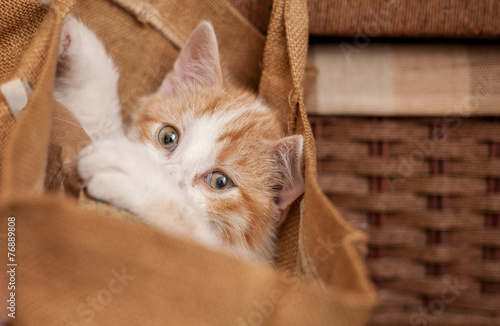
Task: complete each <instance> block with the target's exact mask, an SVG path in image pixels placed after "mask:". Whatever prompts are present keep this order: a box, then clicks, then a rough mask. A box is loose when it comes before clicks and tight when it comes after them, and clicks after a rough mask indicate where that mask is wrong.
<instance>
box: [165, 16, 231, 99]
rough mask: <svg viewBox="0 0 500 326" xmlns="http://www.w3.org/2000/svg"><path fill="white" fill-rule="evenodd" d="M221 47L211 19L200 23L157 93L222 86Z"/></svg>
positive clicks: (173, 92)
mask: <svg viewBox="0 0 500 326" xmlns="http://www.w3.org/2000/svg"><path fill="white" fill-rule="evenodd" d="M223 83H224V77H223V75H222V69H221V65H220V57H219V48H218V45H217V38H216V37H215V31H214V28H213V26H212V24H210V23H209V22H208V21H203V22H201V23H200V24H199V25H198V27H196V29H195V30H194V31H193V32H192V33H191V35H190V36H189V38H188V40H187V41H186V44H184V46H183V47H182V49H181V52H180V54H179V57H178V58H177V60H176V61H175V64H174V69H173V70H172V71H171V72H169V73H168V74H167V76H166V77H165V79H164V80H163V83H162V84H161V86H160V88H159V89H158V92H159V93H161V94H163V95H165V96H173V95H176V94H178V93H179V92H180V91H182V90H192V89H195V88H196V87H211V86H216V85H223Z"/></svg>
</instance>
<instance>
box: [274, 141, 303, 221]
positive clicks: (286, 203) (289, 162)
mask: <svg viewBox="0 0 500 326" xmlns="http://www.w3.org/2000/svg"><path fill="white" fill-rule="evenodd" d="M303 148H304V138H303V137H302V136H300V135H295V136H289V137H285V138H282V139H280V140H279V141H278V142H277V143H276V144H275V145H274V146H273V147H272V148H271V158H272V159H273V161H274V162H275V164H276V166H277V168H278V171H279V173H280V174H281V184H280V185H279V186H280V187H279V190H278V193H277V198H276V204H277V205H278V209H279V216H277V218H276V220H275V221H274V224H275V225H276V226H279V225H281V224H282V223H283V221H284V220H285V218H286V215H287V214H288V211H289V209H290V205H291V204H292V203H293V202H294V201H295V200H296V199H297V198H299V197H300V196H301V195H302V194H303V193H304V178H303V176H302V160H303Z"/></svg>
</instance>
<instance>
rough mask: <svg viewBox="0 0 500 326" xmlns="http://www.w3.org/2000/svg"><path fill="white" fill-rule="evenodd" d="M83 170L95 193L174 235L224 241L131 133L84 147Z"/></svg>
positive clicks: (200, 240)
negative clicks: (130, 135) (133, 138)
mask: <svg viewBox="0 0 500 326" xmlns="http://www.w3.org/2000/svg"><path fill="white" fill-rule="evenodd" d="M78 173H79V175H80V177H81V178H82V180H83V182H84V185H85V187H86V190H87V192H88V194H89V195H90V196H92V197H94V198H96V199H99V200H102V201H105V202H108V203H110V204H112V205H115V206H118V207H122V208H125V209H128V210H129V211H131V212H132V213H134V214H136V215H137V216H138V217H139V218H140V219H142V220H143V221H144V222H145V223H146V224H149V225H151V226H154V227H157V228H159V229H161V230H163V231H165V232H167V233H169V234H172V235H177V236H183V237H187V238H191V239H192V240H193V241H195V242H198V243H202V244H204V245H208V246H210V247H213V248H215V247H218V246H219V244H220V239H219V238H218V237H217V236H216V233H215V232H214V231H213V230H212V229H211V227H210V225H209V223H208V221H207V220H206V219H205V218H203V216H201V215H200V214H199V213H198V212H197V210H196V209H195V208H194V207H193V205H192V203H191V201H190V199H189V198H188V197H187V195H186V194H185V193H184V191H183V190H182V189H181V188H180V186H179V185H178V184H177V183H176V182H175V181H174V180H173V179H172V178H171V177H170V176H169V175H168V174H167V173H166V172H165V171H164V169H162V167H161V166H160V165H159V163H158V162H157V161H156V160H155V159H154V157H152V156H151V154H150V153H149V152H148V150H147V148H146V147H145V146H144V145H143V144H139V143H135V142H132V141H130V140H128V139H127V138H113V139H107V140H103V141H99V142H97V143H95V144H93V145H91V146H90V147H88V148H86V149H84V150H83V151H82V152H81V154H80V160H79V163H78Z"/></svg>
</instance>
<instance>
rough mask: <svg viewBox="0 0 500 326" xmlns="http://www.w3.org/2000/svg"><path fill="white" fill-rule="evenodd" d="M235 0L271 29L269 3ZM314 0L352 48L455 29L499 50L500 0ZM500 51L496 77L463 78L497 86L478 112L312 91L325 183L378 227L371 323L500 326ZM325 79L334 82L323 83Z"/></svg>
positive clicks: (316, 15) (353, 212) (321, 25)
mask: <svg viewBox="0 0 500 326" xmlns="http://www.w3.org/2000/svg"><path fill="white" fill-rule="evenodd" d="M232 2H233V3H234V4H235V5H236V6H237V7H238V8H239V9H240V10H241V11H242V12H244V13H246V15H247V16H248V17H249V18H250V19H251V20H252V19H253V21H254V24H255V25H256V26H259V27H261V28H265V26H266V24H265V23H263V20H265V19H266V15H267V14H266V13H267V11H268V10H269V8H268V6H267V5H265V4H264V5H262V3H260V5H257V4H255V3H253V1H236V0H233V1H232ZM309 10H310V11H309V17H310V32H311V34H314V35H320V36H341V37H348V38H350V39H341V40H340V42H343V41H344V42H347V43H349V42H350V44H351V45H352V46H351V48H348V49H354V50H356V49H360V48H362V47H363V46H366V45H367V44H368V43H370V42H372V41H376V38H375V37H379V36H382V37H411V38H415V37H422V38H438V39H439V38H442V37H446V38H454V39H455V40H454V41H451V44H450V47H449V50H448V51H450V52H452V51H454V49H455V48H458V47H460V46H461V45H457V44H453V43H457V40H458V39H462V38H467V39H469V40H467V41H466V42H469V45H467V46H470V43H471V42H472V43H487V47H488V50H485V51H490V52H488V53H489V54H488V55H490V54H491V55H493V56H495V58H497V59H498V55H499V53H500V44H498V42H497V41H496V40H498V39H499V38H500V15H498V13H499V12H500V3H498V2H494V1H483V2H481V3H479V2H477V3H470V2H459V1H444V0H443V1H433V2H432V3H428V4H427V3H423V2H421V1H409V2H406V3H405V4H399V3H397V2H395V1H375V2H370V3H368V2H363V1H340V2H335V3H332V2H327V1H321V0H315V1H309ZM258 13H260V14H258ZM353 38H354V39H353ZM485 38H486V39H488V40H484V39H485ZM471 39H477V40H471ZM480 39H481V40H480ZM324 40H325V39H324V38H321V41H322V42H323V41H324ZM328 40H329V41H328V42H331V41H339V40H333V39H332V40H330V39H328ZM353 41H354V42H353ZM427 41H429V40H428V39H427ZM448 41H450V40H448ZM367 42H368V43H367ZM389 42H390V40H389ZM406 42H416V43H418V42H420V40H416V39H410V40H408V39H407V40H406ZM433 42H434V41H433ZM458 42H460V41H458ZM330 44H331V43H330ZM315 46H316V44H314V43H313V44H312V46H311V48H312V49H313V50H314V47H315ZM321 46H325V44H324V43H323V44H322V45H321ZM445 46H446V45H445ZM338 48H339V47H338V46H337V50H338ZM470 48H472V50H471V51H482V50H478V47H476V46H475V44H473V45H472V46H470ZM445 51H446V49H445ZM467 51H469V50H467ZM353 57H354V56H353ZM497 59H495V60H493V61H491V62H490V63H491V64H493V65H494V67H493V66H491V67H488V66H487V65H486V66H484V67H483V68H484V69H483V71H489V72H490V73H492V72H493V73H492V76H493V77H492V79H487V78H483V77H484V76H483V75H478V76H475V77H474V78H476V80H475V81H474V82H470V83H469V84H467V85H466V86H464V89H465V91H467V92H469V91H470V92H471V94H472V93H474V92H476V93H481V91H478V90H477V89H476V90H474V89H473V87H474V85H473V84H474V83H476V84H481V83H483V86H484V84H486V85H487V87H489V98H488V100H489V101H483V102H478V105H476V106H475V107H474V109H475V112H465V111H461V112H458V111H457V112H456V113H455V114H453V113H452V114H450V113H449V112H448V111H446V110H445V108H444V107H443V106H442V105H441V103H438V101H436V103H434V104H433V103H432V102H430V105H429V101H427V103H425V105H427V107H424V106H425V105H422V106H421V107H418V106H416V107H417V109H416V110H415V111H414V112H413V113H414V114H413V115H412V114H411V113H412V112H411V111H410V110H409V109H408V110H407V111H405V112H402V111H399V112H395V113H394V114H390V113H387V112H386V113H384V114H379V115H377V114H365V115H364V116H362V115H360V112H359V111H356V109H359V107H358V108H356V107H354V108H352V107H351V108H348V109H345V108H342V107H336V108H334V110H332V112H335V110H336V112H337V113H336V114H332V113H328V112H325V110H321V108H320V109H318V107H317V106H318V105H321V103H319V104H318V101H315V100H314V96H313V100H312V101H310V102H309V105H310V106H309V107H308V110H310V112H311V114H310V121H311V125H312V127H313V130H314V133H315V137H316V142H317V143H316V145H317V158H318V173H319V178H318V179H319V183H320V186H321V187H322V189H323V190H324V191H325V193H327V194H328V196H329V198H330V200H331V201H332V202H333V203H334V204H335V205H336V206H337V208H338V209H339V210H340V211H341V213H342V214H343V216H344V218H345V219H346V220H348V221H349V222H351V223H352V224H353V225H355V226H356V227H358V228H361V229H363V230H365V231H367V232H368V234H369V235H370V241H369V251H368V258H367V264H368V267H369V270H370V272H371V276H372V279H373V280H374V281H375V283H376V284H377V286H378V288H379V294H380V298H381V302H380V305H379V307H378V309H377V310H376V312H375V313H374V315H373V316H372V319H371V323H370V324H371V325H384V326H385V325H500V119H499V118H498V116H499V115H500V102H499V101H498V95H499V94H500V89H499V87H498V85H499V84H500V80H499V79H500V74H499V73H498V72H499V70H498V69H499V66H498V63H499V61H498V60H497ZM456 64H457V66H459V65H460V63H459V62H457V63H456ZM476 66H477V63H475V62H472V63H471V67H472V68H471V69H473V68H474V67H476ZM318 68H319V73H320V74H321V72H322V67H321V66H319V67H318ZM410 68H411V67H410ZM410 68H409V69H410ZM449 72H450V73H451V74H453V73H455V70H454V69H450V71H449ZM330 73H331V74H335V73H338V72H336V71H330ZM424 79H425V78H424ZM481 79H483V80H482V81H481ZM319 82H321V78H320V79H319ZM340 86H342V85H340ZM413 86H414V85H409V87H413ZM418 86H422V84H420V85H417V86H416V87H418ZM328 87H331V88H333V87H335V86H334V85H333V83H332V84H328V85H327V86H325V85H323V87H321V88H318V89H321V90H322V91H324V90H325V89H328ZM422 87H423V88H425V87H428V86H426V85H423V86H422ZM351 91H352V90H351ZM431 91H432V90H431ZM453 91H455V90H453ZM457 92H459V91H457ZM352 93H353V94H354V95H353V98H354V97H355V96H356V94H355V93H356V92H355V91H352ZM376 95H378V94H376ZM448 95H450V94H448ZM359 96H362V95H361V93H360V94H359ZM472 96H474V94H472ZM450 99H451V101H453V100H454V98H453V94H451V96H450ZM360 103H361V102H360ZM422 103H423V102H422ZM378 104H379V105H380V103H378ZM382 104H383V103H382ZM433 105H434V107H432V106H433ZM314 106H316V107H314ZM381 106H383V105H381ZM404 109H405V108H403V110H404ZM419 109H420V112H418V110H419ZM340 111H342V113H339V112H340ZM366 111H369V110H365V111H363V112H366ZM471 113H472V114H471ZM361 114H364V113H361Z"/></svg>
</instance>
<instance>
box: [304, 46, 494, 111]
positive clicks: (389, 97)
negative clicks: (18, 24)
mask: <svg viewBox="0 0 500 326" xmlns="http://www.w3.org/2000/svg"><path fill="white" fill-rule="evenodd" d="M309 56H310V59H311V61H312V62H313V63H314V64H315V65H316V66H317V68H318V71H319V73H318V79H317V82H316V85H315V87H314V90H313V95H312V96H311V98H310V99H309V101H308V103H306V107H307V109H308V110H309V112H310V113H317V114H346V115H377V116H380V115H382V116H384V115H391V116H414V115H426V116H442V115H460V116H463V117H467V116H481V115H490V116H496V115H500V46H499V45H498V44H456V43H453V44H442V43H431V44H422V43H403V44H370V43H367V42H365V43H363V44H362V43H357V44H348V43H345V42H343V43H331V44H327V45H325V44H315V45H312V46H311V49H310V53H309Z"/></svg>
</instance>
